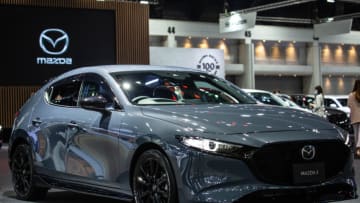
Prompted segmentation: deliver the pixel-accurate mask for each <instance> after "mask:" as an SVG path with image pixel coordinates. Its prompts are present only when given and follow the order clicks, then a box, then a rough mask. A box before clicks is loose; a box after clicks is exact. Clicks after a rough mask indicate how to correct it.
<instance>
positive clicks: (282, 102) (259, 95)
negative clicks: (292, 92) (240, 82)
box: [242, 89, 311, 113]
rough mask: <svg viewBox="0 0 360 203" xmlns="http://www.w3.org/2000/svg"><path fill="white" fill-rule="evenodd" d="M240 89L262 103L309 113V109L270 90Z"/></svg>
mask: <svg viewBox="0 0 360 203" xmlns="http://www.w3.org/2000/svg"><path fill="white" fill-rule="evenodd" d="M242 90H243V91H244V92H246V93H248V94H249V95H251V96H252V97H254V98H255V99H256V100H258V101H259V102H261V103H263V104H269V105H276V106H283V107H289V108H294V109H298V110H301V111H306V112H309V113H311V110H309V109H305V108H302V107H300V106H299V105H297V104H296V103H295V102H293V101H291V100H289V99H286V98H283V97H280V96H278V95H276V94H274V93H272V92H269V91H265V90H257V89H242Z"/></svg>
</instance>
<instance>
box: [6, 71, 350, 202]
mask: <svg viewBox="0 0 360 203" xmlns="http://www.w3.org/2000/svg"><path fill="white" fill-rule="evenodd" d="M347 136H348V135H347V133H345V132H344V131H342V130H341V129H339V128H337V127H336V126H335V125H333V124H331V123H329V122H328V121H327V120H325V119H322V118H320V117H318V116H316V115H313V114H311V113H307V112H305V111H299V110H296V109H290V108H283V107H274V106H268V105H260V104H257V103H256V101H254V100H253V99H252V98H251V97H250V96H248V95H247V94H245V93H244V92H242V91H241V90H240V89H239V88H238V87H236V86H235V85H233V84H232V83H230V82H227V81H225V80H223V79H220V78H217V77H215V76H212V75H208V74H207V73H204V72H200V71H196V70H191V69H185V68H177V67H157V66H134V65H133V66H126V65H114V66H98V67H85V68H79V69H75V70H72V71H70V72H67V73H64V74H62V75H60V76H59V77H57V78H55V79H54V80H52V81H50V82H49V83H48V84H46V85H44V86H43V87H42V88H41V89H40V90H39V91H37V92H36V93H35V94H34V95H32V96H31V98H29V99H28V101H27V102H26V103H25V104H24V106H23V107H22V108H21V109H20V110H19V112H18V113H17V117H16V119H15V121H14V125H13V131H12V135H11V138H10V141H9V148H8V150H9V166H10V168H11V171H12V179H13V185H14V190H15V192H16V195H17V197H18V198H19V199H22V200H39V199H42V198H45V196H46V194H47V192H48V190H49V189H51V188H61V189H68V190H72V191H79V192H83V193H89V194H95V195H100V196H107V197H111V198H117V199H121V200H124V201H135V202H137V203H142V202H144V203H154V202H155V203H156V202H159V203H176V202H179V203H189V202H219V203H220V202H221V203H227V202H238V201H239V202H242V201H250V202H254V201H260V202H268V201H270V200H275V201H281V200H286V199H287V198H291V199H295V200H301V202H323V201H326V202H329V201H340V200H347V199H355V198H356V197H357V195H356V184H355V180H354V173H353V166H352V163H353V153H352V151H351V149H350V147H349V146H347V144H346V143H345V141H346V139H347Z"/></svg>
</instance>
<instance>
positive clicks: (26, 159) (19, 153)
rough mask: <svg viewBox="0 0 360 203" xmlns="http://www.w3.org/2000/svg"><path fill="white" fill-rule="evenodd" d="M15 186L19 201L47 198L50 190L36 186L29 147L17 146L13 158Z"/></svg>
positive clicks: (12, 169) (12, 167) (12, 170)
mask: <svg viewBox="0 0 360 203" xmlns="http://www.w3.org/2000/svg"><path fill="white" fill-rule="evenodd" d="M11 172H12V179H13V186H14V190H15V193H16V196H17V198H18V199H21V200H26V201H30V200H40V199H43V198H45V196H46V194H47V191H48V188H40V187H37V186H35V183H34V180H33V175H34V171H33V160H32V156H31V150H30V147H29V145H26V144H21V145H18V146H16V148H15V151H14V153H13V155H12V156H11Z"/></svg>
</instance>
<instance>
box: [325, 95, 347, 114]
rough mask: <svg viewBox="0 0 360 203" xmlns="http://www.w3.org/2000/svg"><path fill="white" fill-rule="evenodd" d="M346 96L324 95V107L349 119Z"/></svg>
mask: <svg viewBox="0 0 360 203" xmlns="http://www.w3.org/2000/svg"><path fill="white" fill-rule="evenodd" d="M348 97H349V96H348V95H325V101H324V103H325V106H326V107H330V108H335V109H338V110H341V111H343V112H345V113H346V115H347V116H348V117H350V108H349V107H348V106H347V100H348Z"/></svg>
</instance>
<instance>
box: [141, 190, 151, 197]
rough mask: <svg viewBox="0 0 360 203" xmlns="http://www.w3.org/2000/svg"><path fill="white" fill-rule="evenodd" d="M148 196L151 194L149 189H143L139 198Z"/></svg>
mask: <svg viewBox="0 0 360 203" xmlns="http://www.w3.org/2000/svg"><path fill="white" fill-rule="evenodd" d="M150 196H151V191H145V192H142V193H141V195H140V199H144V198H148V197H150Z"/></svg>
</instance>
